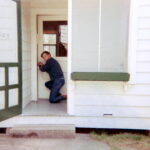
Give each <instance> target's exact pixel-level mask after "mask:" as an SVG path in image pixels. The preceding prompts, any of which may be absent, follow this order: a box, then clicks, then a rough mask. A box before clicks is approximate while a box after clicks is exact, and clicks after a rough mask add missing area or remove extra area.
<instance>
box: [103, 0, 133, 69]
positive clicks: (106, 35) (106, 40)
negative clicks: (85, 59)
mask: <svg viewBox="0 0 150 150" xmlns="http://www.w3.org/2000/svg"><path fill="white" fill-rule="evenodd" d="M129 5H130V0H102V2H101V39H100V40H101V43H100V71H101V72H127V57H128V26H129V13H130V6H129Z"/></svg>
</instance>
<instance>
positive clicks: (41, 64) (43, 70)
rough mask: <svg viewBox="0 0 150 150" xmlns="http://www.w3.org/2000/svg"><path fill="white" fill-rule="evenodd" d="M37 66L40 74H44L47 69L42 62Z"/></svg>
mask: <svg viewBox="0 0 150 150" xmlns="http://www.w3.org/2000/svg"><path fill="white" fill-rule="evenodd" d="M37 66H38V67H39V69H40V70H41V71H42V72H45V71H46V69H47V66H46V65H44V64H43V63H42V62H38V64H37Z"/></svg>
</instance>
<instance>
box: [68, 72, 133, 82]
mask: <svg viewBox="0 0 150 150" xmlns="http://www.w3.org/2000/svg"><path fill="white" fill-rule="evenodd" d="M129 78H130V75H129V74H128V73H122V72H121V73H120V72H73V73H72V74H71V79H72V80H75V81H78V80H79V81H129Z"/></svg>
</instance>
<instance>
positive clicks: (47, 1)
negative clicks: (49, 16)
mask: <svg viewBox="0 0 150 150" xmlns="http://www.w3.org/2000/svg"><path fill="white" fill-rule="evenodd" d="M29 1H30V3H31V7H32V8H40V7H42V8H67V3H68V0H29Z"/></svg>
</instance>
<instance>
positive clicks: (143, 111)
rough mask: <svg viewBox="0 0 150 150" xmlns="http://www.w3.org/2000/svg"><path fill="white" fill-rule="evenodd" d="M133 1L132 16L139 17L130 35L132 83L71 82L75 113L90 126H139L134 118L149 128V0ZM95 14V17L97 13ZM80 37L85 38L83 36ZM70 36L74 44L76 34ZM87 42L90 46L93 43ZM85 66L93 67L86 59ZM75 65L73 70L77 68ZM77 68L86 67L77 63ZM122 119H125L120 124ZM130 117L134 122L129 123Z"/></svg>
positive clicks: (93, 59)
mask: <svg viewBox="0 0 150 150" xmlns="http://www.w3.org/2000/svg"><path fill="white" fill-rule="evenodd" d="M134 2H135V3H136V5H137V6H138V7H137V9H138V10H137V12H138V13H137V14H136V16H134V17H135V18H136V19H135V20H138V21H137V22H134V29H135V30H136V31H137V33H136V34H135V35H137V36H136V38H135V39H131V40H136V42H135V41H133V42H134V43H136V46H135V55H134V56H133V58H134V59H135V61H136V64H135V66H136V67H135V76H134V78H135V81H136V82H135V84H129V83H126V82H109V81H108V82H103V81H94V82H93V81H76V82H74V84H75V86H74V87H75V88H74V89H73V90H74V103H75V105H74V114H75V115H76V116H84V117H85V118H88V119H89V122H90V123H89V124H90V125H91V124H92V125H91V126H92V127H107V128H135V125H136V128H141V125H140V124H139V123H138V122H139V121H137V120H139V119H140V120H141V122H142V124H143V127H144V125H145V129H149V127H148V126H147V125H148V124H150V46H149V43H150V36H149V35H150V34H149V32H150V2H149V1H148V0H144V1H143V0H138V1H134ZM91 6H93V4H92V5H91ZM74 9H75V8H74ZM76 14H77V12H76ZM95 17H96V18H97V15H96V16H95ZM73 19H74V18H73ZM75 20H76V18H75ZM81 22H82V21H81ZM82 23H83V22H82ZM74 32H75V31H73V33H74ZM77 33H78V31H77ZM79 35H80V34H79ZM74 37H75V38H74ZM79 38H80V37H79ZM82 38H83V39H86V37H85V38H84V37H82ZM73 40H76V41H73V43H76V45H77V42H79V41H78V39H77V35H76V34H73ZM80 40H81V39H80ZM131 42H132V41H131ZM79 43H80V42H79ZM80 44H81V43H80ZM80 44H78V46H79V45H80ZM84 44H85V43H84ZM87 44H88V45H90V46H91V44H94V43H87ZM73 46H74V45H73ZM74 51H75V49H74V48H73V53H75V52H74ZM82 51H83V52H85V49H82ZM93 53H94V52H93ZM80 55H81V56H82V57H83V58H84V57H86V56H83V54H82V52H80ZM108 55H109V54H108ZM73 56H74V55H73ZM80 58H81V57H80V56H79V59H78V61H77V58H76V59H73V61H74V62H73V63H74V66H75V64H77V63H78V64H80V65H82V66H83V63H82V62H80ZM95 60H97V57H92V63H93V62H95V63H96V61H95ZM84 65H85V64H84ZM74 66H73V67H74ZM82 66H81V67H82ZM86 67H87V70H86V71H92V69H91V66H90V64H89V62H88V61H86V66H85V67H84V68H86ZM88 67H89V70H88ZM93 67H95V66H93ZM74 68H75V67H74ZM74 68H73V71H75V70H76V69H74ZM76 68H77V67H76ZM77 70H78V71H85V70H84V69H80V68H79V67H78V68H77ZM89 116H91V118H90V117H89ZM93 117H94V118H95V120H94V121H93V120H92V118H93ZM108 118H109V119H110V120H111V121H110V122H109V123H108V122H107V120H108ZM90 120H91V121H90ZM121 120H122V121H121ZM125 120H127V121H128V123H126V124H122V122H124V121H125ZM130 120H132V122H135V123H134V124H132V123H130V122H131V121H130ZM92 121H93V122H92ZM116 121H117V122H116ZM120 121H121V122H120ZM87 124H88V123H87ZM143 127H142V128H143Z"/></svg>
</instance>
